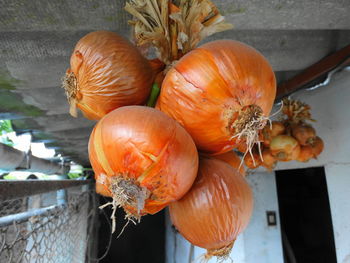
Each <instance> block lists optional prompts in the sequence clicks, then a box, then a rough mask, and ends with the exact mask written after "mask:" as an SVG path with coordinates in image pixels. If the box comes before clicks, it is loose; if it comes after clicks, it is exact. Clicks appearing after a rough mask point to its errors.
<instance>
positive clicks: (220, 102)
mask: <svg viewBox="0 0 350 263" xmlns="http://www.w3.org/2000/svg"><path fill="white" fill-rule="evenodd" d="M275 94H276V81H275V75H274V73H273V70H272V68H271V66H270V65H269V63H268V62H267V60H266V59H265V58H264V57H263V56H262V55H261V54H260V53H259V52H258V51H256V50H255V49H253V48H252V47H250V46H248V45H245V44H243V43H240V42H238V41H233V40H218V41H213V42H210V43H207V44H204V45H202V46H200V47H199V48H196V49H194V50H192V51H191V52H189V53H187V54H186V55H185V56H183V57H182V58H181V59H180V60H179V61H178V62H177V63H176V64H175V65H174V66H173V68H171V69H170V70H169V71H168V73H167V75H166V76H165V79H164V81H163V85H162V90H161V93H160V96H159V101H158V108H159V109H160V110H161V111H163V112H165V113H166V114H168V115H169V116H170V117H172V118H174V119H175V120H177V121H178V122H179V123H180V124H181V125H183V126H184V127H185V129H186V130H187V131H188V132H189V133H190V134H191V136H192V138H193V139H194V141H195V143H196V145H197V147H198V149H199V150H201V151H203V152H205V153H209V154H219V153H224V152H227V151H230V150H232V149H233V148H235V147H237V144H238V142H239V141H240V139H241V140H245V141H246V143H247V144H248V145H249V147H250V148H251V147H252V145H253V142H256V141H258V130H259V129H262V128H263V127H264V125H265V124H266V119H267V117H268V116H269V114H270V111H271V108H272V105H273V102H274V99H275Z"/></svg>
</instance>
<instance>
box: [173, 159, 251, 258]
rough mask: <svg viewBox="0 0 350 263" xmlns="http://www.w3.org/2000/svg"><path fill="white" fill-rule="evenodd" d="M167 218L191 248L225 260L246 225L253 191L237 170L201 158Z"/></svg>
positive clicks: (220, 162)
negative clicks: (184, 190)
mask: <svg viewBox="0 0 350 263" xmlns="http://www.w3.org/2000/svg"><path fill="white" fill-rule="evenodd" d="M169 207H170V217H171V220H172V222H173V224H174V225H175V227H176V228H177V229H178V231H179V232H180V233H181V235H183V236H184V237H185V238H186V239H187V240H188V241H189V242H191V243H192V244H193V245H196V246H199V247H202V248H205V249H207V254H206V255H205V258H206V259H209V258H211V257H212V256H217V257H222V258H226V257H228V255H229V253H230V251H231V249H232V246H233V244H234V241H235V240H236V238H237V236H238V235H239V234H240V233H241V232H242V231H243V230H244V229H245V227H246V226H247V225H248V222H249V219H250V217H251V214H252V209H253V196H252V191H251V189H250V187H249V185H248V184H247V182H246V181H245V179H244V177H243V176H241V175H240V174H239V172H238V170H237V169H234V168H233V167H232V166H230V165H228V164H227V163H225V162H223V161H221V160H217V159H214V158H201V159H200V163H199V170H198V176H197V178H196V180H195V182H194V184H193V186H192V188H191V190H190V191H189V192H188V193H187V194H186V195H185V196H184V197H183V198H182V199H180V200H179V201H176V202H173V203H171V204H170V205H169Z"/></svg>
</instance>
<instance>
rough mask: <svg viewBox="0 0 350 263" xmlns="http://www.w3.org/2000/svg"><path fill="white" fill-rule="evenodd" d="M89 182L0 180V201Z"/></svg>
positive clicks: (89, 182) (88, 181)
mask: <svg viewBox="0 0 350 263" xmlns="http://www.w3.org/2000/svg"><path fill="white" fill-rule="evenodd" d="M91 183H92V181H91V180H24V181H16V180H9V181H4V180H0V203H1V202H2V201H5V200H12V199H18V198H23V197H27V196H31V195H37V194H42V193H47V192H51V191H57V190H60V189H66V188H69V187H75V186H81V185H86V184H91ZM61 197H62V196H60V198H61ZM62 198H64V197H62ZM61 200H62V199H61Z"/></svg>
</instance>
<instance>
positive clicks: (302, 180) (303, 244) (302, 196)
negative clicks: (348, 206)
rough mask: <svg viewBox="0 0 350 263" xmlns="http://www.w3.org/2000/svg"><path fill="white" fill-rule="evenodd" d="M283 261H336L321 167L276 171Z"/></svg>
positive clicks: (290, 262)
mask: <svg viewBox="0 0 350 263" xmlns="http://www.w3.org/2000/svg"><path fill="white" fill-rule="evenodd" d="M276 183H277V194H278V203H279V210H280V222H281V232H282V237H283V238H282V239H283V253H284V258H285V263H294V262H297V263H336V262H337V260H336V254H335V245H334V236H333V225H332V217H331V211H330V206H329V199H328V191H327V183H326V177H325V172H324V168H323V167H319V168H309V169H296V170H286V171H277V172H276Z"/></svg>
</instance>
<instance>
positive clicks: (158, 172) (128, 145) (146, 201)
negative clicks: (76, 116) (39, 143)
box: [89, 106, 198, 231]
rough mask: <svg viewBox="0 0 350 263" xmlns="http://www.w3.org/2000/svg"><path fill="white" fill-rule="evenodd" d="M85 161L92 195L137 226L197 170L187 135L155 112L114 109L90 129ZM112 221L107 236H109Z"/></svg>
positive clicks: (185, 186) (181, 192)
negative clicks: (104, 199) (91, 172)
mask: <svg viewBox="0 0 350 263" xmlns="http://www.w3.org/2000/svg"><path fill="white" fill-rule="evenodd" d="M89 158H90V162H91V165H92V167H93V170H94V172H95V179H96V182H97V183H96V191H97V192H98V193H100V194H102V195H105V196H109V197H112V198H113V200H112V202H110V203H107V204H106V205H112V206H113V214H112V219H113V220H114V213H115V209H116V208H117V207H122V208H123V209H124V211H125V212H126V217H127V218H128V219H130V220H133V221H135V220H139V219H140V218H141V216H142V215H145V214H154V213H156V212H158V211H160V210H161V209H163V208H164V207H165V206H167V205H168V204H169V203H170V202H172V201H175V200H178V199H179V198H181V197H182V196H183V195H184V194H185V193H186V192H187V191H188V190H189V189H190V187H191V185H192V183H193V182H194V179H195V177H196V175H197V170H198V153H197V149H196V147H195V144H194V142H193V140H192V138H191V137H190V135H189V134H188V133H187V132H186V131H185V129H183V128H182V127H181V126H180V125H179V124H178V123H176V122H175V121H174V120H172V119H171V118H169V117H168V116H166V115H165V114H164V113H162V112H160V111H159V110H156V109H153V108H150V107H143V106H126V107H121V108H118V109H116V110H114V111H112V112H110V113H109V114H107V115H106V116H105V117H103V118H102V119H101V120H100V121H99V122H98V123H97V125H96V126H95V128H94V130H93V132H92V134H91V137H90V141H89ZM114 226H115V224H114V221H113V231H114Z"/></svg>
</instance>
